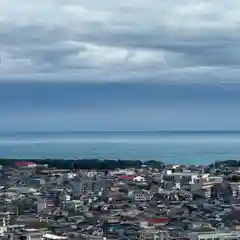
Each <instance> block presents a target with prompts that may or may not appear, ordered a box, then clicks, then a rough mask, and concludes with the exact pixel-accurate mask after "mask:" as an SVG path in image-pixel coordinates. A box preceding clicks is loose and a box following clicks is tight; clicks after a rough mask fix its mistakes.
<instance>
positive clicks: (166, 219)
mask: <svg viewBox="0 0 240 240" xmlns="http://www.w3.org/2000/svg"><path fill="white" fill-rule="evenodd" d="M169 221H170V219H169V218H167V217H163V218H150V219H149V220H148V222H149V223H152V224H154V223H168V222H169Z"/></svg>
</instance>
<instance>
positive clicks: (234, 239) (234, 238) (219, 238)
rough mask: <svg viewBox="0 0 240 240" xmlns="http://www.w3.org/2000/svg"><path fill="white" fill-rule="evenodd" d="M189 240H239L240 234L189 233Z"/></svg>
mask: <svg viewBox="0 0 240 240" xmlns="http://www.w3.org/2000/svg"><path fill="white" fill-rule="evenodd" d="M188 237H189V239H190V240H210V239H211V240H239V239H240V233H236V232H215V231H214V232H204V231H203V232H190V233H189V234H188Z"/></svg>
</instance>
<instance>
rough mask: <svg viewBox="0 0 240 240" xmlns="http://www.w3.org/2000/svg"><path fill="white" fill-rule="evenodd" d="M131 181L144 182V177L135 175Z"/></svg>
mask: <svg viewBox="0 0 240 240" xmlns="http://www.w3.org/2000/svg"><path fill="white" fill-rule="evenodd" d="M133 181H134V182H145V181H146V179H145V178H144V177H141V176H137V177H135V178H133Z"/></svg>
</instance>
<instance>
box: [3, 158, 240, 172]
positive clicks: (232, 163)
mask: <svg viewBox="0 0 240 240" xmlns="http://www.w3.org/2000/svg"><path fill="white" fill-rule="evenodd" d="M24 161H27V162H33V163H36V164H40V165H43V164H47V165H48V166H49V167H55V168H65V169H74V168H75V169H117V168H141V167H142V166H143V165H146V166H148V167H151V168H165V167H166V166H171V165H186V166H205V167H222V166H225V167H240V160H225V161H215V162H213V163H211V164H205V165H204V164H181V163H179V164H171V163H163V162H161V161H157V160H147V161H140V160H121V159H118V160H109V159H105V160H100V159H22V158H0V165H3V166H13V165H15V163H16V162H24Z"/></svg>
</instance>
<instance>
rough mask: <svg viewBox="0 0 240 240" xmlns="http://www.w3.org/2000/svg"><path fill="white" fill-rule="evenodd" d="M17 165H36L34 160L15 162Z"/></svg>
mask: <svg viewBox="0 0 240 240" xmlns="http://www.w3.org/2000/svg"><path fill="white" fill-rule="evenodd" d="M15 165H16V166H18V167H28V166H36V163H34V162H27V161H20V162H16V163H15Z"/></svg>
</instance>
